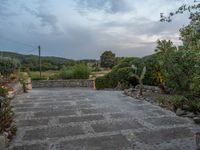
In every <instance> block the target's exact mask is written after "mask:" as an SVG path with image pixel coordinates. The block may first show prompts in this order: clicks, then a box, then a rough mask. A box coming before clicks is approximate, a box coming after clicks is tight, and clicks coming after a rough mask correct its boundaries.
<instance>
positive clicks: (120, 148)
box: [60, 135, 134, 150]
mask: <svg viewBox="0 0 200 150" xmlns="http://www.w3.org/2000/svg"><path fill="white" fill-rule="evenodd" d="M60 147H61V150H67V149H69V150H128V149H132V150H133V149H134V146H133V144H131V143H130V142H128V141H127V139H126V138H125V137H124V136H123V135H113V136H103V137H95V138H87V139H81V140H74V141H66V142H61V143H60Z"/></svg>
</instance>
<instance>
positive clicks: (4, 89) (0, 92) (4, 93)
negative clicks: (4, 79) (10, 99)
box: [0, 86, 9, 97]
mask: <svg viewBox="0 0 200 150" xmlns="http://www.w3.org/2000/svg"><path fill="white" fill-rule="evenodd" d="M8 91H9V90H8V88H7V87H5V86H0V96H2V97H6V96H7V94H8Z"/></svg>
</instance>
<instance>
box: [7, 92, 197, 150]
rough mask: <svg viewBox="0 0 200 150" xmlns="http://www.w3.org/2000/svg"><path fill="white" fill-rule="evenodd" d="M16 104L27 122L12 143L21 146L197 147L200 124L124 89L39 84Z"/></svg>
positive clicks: (102, 149)
mask: <svg viewBox="0 0 200 150" xmlns="http://www.w3.org/2000/svg"><path fill="white" fill-rule="evenodd" d="M12 105H13V106H14V111H15V114H16V122H17V123H18V126H19V127H21V128H19V130H18V132H17V135H16V136H15V138H14V140H13V141H12V142H11V144H10V147H9V148H11V149H16V150H21V149H22V150H40V149H41V150H46V149H48V150H60V149H62V150H132V149H136V150H139V149H141V150H143V149H145V150H149V149H152V150H157V149H159V150H166V149H169V150H173V149H174V150H175V149H177V150H179V149H181V150H193V149H195V145H196V144H195V141H194V137H195V133H196V131H199V129H200V128H199V126H197V125H195V124H194V122H193V121H192V120H191V121H190V120H188V119H185V118H180V117H178V116H177V117H176V116H175V115H174V116H173V115H172V113H171V112H169V111H165V110H164V109H161V108H159V107H158V106H154V105H152V104H149V103H147V102H145V101H136V100H135V99H132V98H128V97H126V96H124V95H123V94H122V93H121V92H120V91H95V90H88V89H69V88H52V89H33V90H32V91H30V92H29V93H26V94H22V95H18V96H17V98H15V99H13V101H12ZM147 118H148V119H147ZM68 123H70V124H68ZM180 126H184V127H182V128H180ZM23 127H24V128H23ZM168 128H170V129H168ZM190 129H192V130H190ZM120 133H121V134H120ZM116 134H118V135H116ZM42 143H46V144H42ZM158 143H159V144H158ZM27 144H28V145H27ZM29 144H33V145H29ZM16 145H21V146H16Z"/></svg>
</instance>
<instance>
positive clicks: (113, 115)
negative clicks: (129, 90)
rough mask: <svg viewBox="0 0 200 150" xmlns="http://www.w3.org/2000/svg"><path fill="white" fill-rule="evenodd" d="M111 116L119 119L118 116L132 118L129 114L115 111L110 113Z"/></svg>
mask: <svg viewBox="0 0 200 150" xmlns="http://www.w3.org/2000/svg"><path fill="white" fill-rule="evenodd" d="M110 116H111V118H114V119H119V118H132V116H131V115H130V114H124V113H115V114H110Z"/></svg>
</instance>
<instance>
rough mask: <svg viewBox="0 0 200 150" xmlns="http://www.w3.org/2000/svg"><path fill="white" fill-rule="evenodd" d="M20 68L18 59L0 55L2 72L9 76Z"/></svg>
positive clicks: (0, 72)
mask: <svg viewBox="0 0 200 150" xmlns="http://www.w3.org/2000/svg"><path fill="white" fill-rule="evenodd" d="M19 68H20V62H19V61H18V60H17V59H12V58H9V57H0V74H2V75H3V76H9V75H10V74H12V73H14V72H16V71H17V70H18V69H19Z"/></svg>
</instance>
